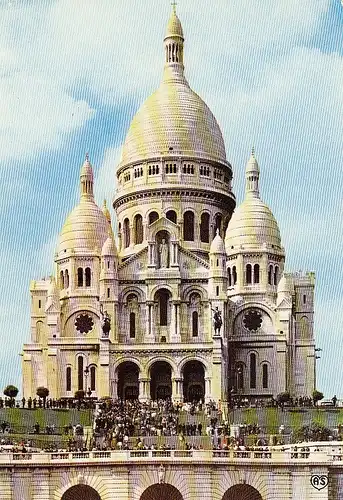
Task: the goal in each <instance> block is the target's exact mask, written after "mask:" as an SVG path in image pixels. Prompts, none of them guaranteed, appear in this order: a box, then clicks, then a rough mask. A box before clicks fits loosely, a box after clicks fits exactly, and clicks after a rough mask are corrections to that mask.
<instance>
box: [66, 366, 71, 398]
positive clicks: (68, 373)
mask: <svg viewBox="0 0 343 500" xmlns="http://www.w3.org/2000/svg"><path fill="white" fill-rule="evenodd" d="M66 391H67V392H69V391H71V367H70V366H67V369H66Z"/></svg>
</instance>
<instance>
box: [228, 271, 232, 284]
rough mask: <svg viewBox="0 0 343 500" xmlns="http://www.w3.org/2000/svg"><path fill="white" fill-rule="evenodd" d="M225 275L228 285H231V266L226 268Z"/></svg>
mask: <svg viewBox="0 0 343 500" xmlns="http://www.w3.org/2000/svg"><path fill="white" fill-rule="evenodd" d="M227 277H228V282H229V286H232V276H231V267H228V268H227Z"/></svg>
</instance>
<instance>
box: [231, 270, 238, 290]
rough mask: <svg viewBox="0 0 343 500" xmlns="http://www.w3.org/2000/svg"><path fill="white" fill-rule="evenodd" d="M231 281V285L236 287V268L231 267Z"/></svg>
mask: <svg viewBox="0 0 343 500" xmlns="http://www.w3.org/2000/svg"><path fill="white" fill-rule="evenodd" d="M232 281H233V285H234V286H235V285H237V271H236V266H233V268H232Z"/></svg>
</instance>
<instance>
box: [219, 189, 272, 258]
mask: <svg viewBox="0 0 343 500" xmlns="http://www.w3.org/2000/svg"><path fill="white" fill-rule="evenodd" d="M265 244H266V245H268V246H274V248H276V249H281V237H280V231H279V227H278V224H277V222H276V220H275V217H274V215H273V214H272V212H271V210H270V209H269V207H268V206H267V205H266V204H265V203H263V202H262V201H261V200H260V199H258V198H253V199H248V200H245V201H244V202H243V203H242V204H241V205H240V206H239V207H238V208H237V209H236V210H235V212H234V214H233V216H232V218H231V220H230V222H229V225H228V227H227V230H226V237H225V246H226V251H227V252H228V253H231V252H232V248H231V247H234V248H235V249H237V247H238V248H239V247H240V246H241V245H242V246H243V247H244V248H249V247H250V248H252V247H256V246H260V247H261V246H263V245H265Z"/></svg>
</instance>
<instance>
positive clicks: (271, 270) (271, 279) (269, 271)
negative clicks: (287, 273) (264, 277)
mask: <svg viewBox="0 0 343 500" xmlns="http://www.w3.org/2000/svg"><path fill="white" fill-rule="evenodd" d="M268 284H269V285H272V284H273V266H272V265H270V266H269V268H268Z"/></svg>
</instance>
